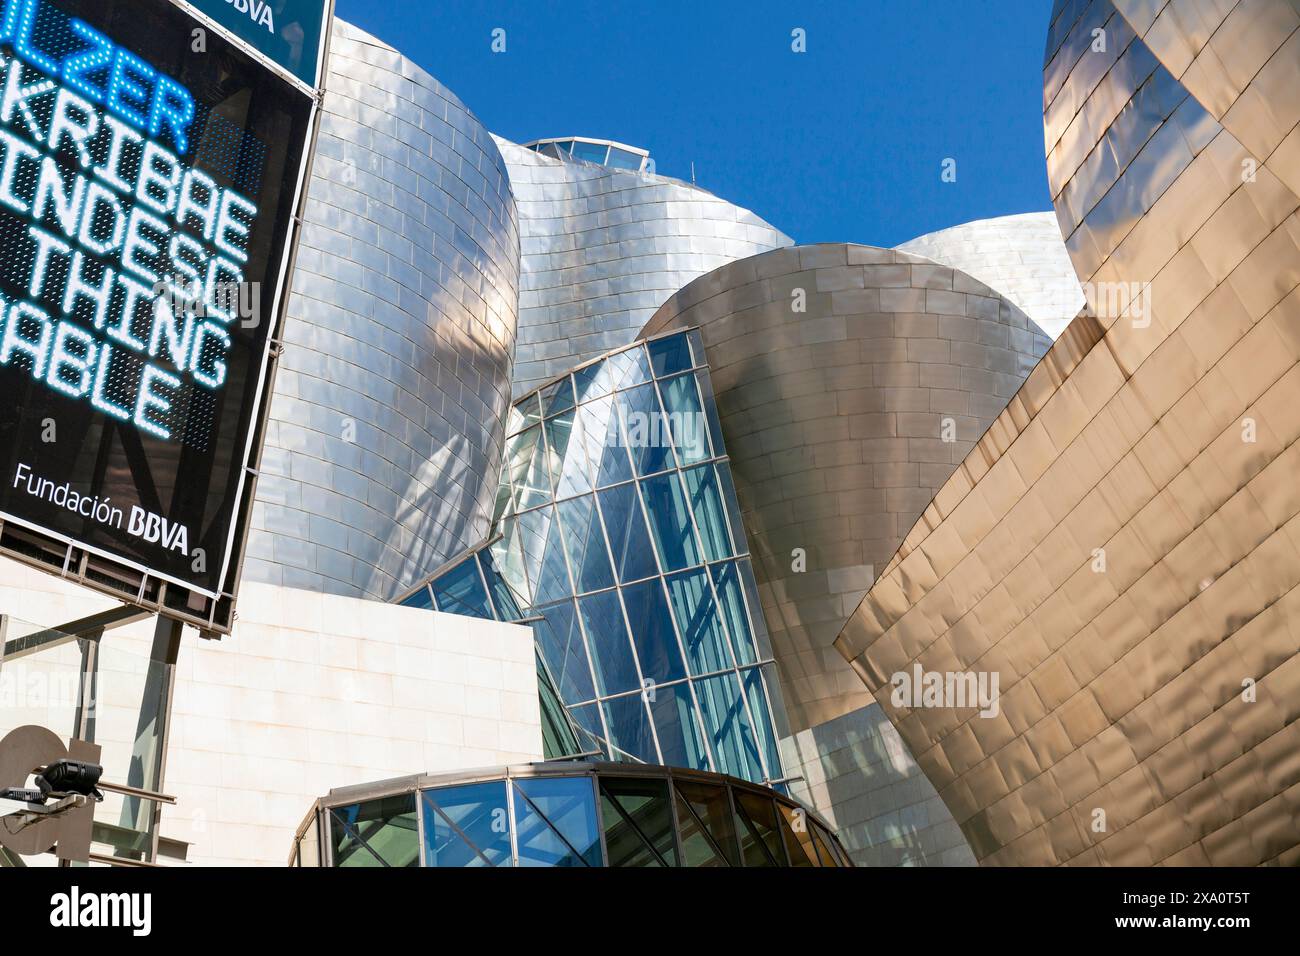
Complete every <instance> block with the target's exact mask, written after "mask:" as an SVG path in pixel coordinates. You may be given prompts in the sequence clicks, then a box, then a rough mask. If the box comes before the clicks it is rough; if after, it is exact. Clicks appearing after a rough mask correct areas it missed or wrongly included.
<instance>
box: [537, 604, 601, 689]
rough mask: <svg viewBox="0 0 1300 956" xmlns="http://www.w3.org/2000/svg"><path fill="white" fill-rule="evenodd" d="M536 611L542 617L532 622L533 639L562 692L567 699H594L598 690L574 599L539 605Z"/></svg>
mask: <svg viewBox="0 0 1300 956" xmlns="http://www.w3.org/2000/svg"><path fill="white" fill-rule="evenodd" d="M536 613H537V614H538V615H539V616H540V617H541V618H542V620H540V621H536V622H534V623H533V624H532V628H533V641H534V642H535V643H536V644H537V649H538V651H540V652H541V655H542V659H543V660H545V661H546V666H547V668H548V669H549V670H550V672H551V676H552V677H554V678H555V682H556V685H557V686H558V687H559V689H560V695H561V696H562V697H563V698H564V699H565V700H566V701H579V700H591V699H592V698H593V697H595V696H596V691H595V688H594V687H593V686H592V683H591V670H590V668H589V667H588V664H587V650H586V647H585V646H584V644H583V641H582V632H581V631H580V630H579V629H578V616H577V614H575V613H574V609H573V602H572V601H564V602H562V603H560V604H552V605H550V606H549V607H543V608H538V609H537V611H536Z"/></svg>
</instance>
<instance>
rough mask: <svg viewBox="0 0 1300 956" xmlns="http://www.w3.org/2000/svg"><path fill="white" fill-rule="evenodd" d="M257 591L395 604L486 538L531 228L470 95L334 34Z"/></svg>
mask: <svg viewBox="0 0 1300 956" xmlns="http://www.w3.org/2000/svg"><path fill="white" fill-rule="evenodd" d="M330 55H331V67H330V73H329V76H328V79H327V89H328V94H327V96H326V99H325V109H324V116H323V119H322V126H321V134H320V139H319V142H318V145H317V149H316V160H315V167H314V171H313V175H312V181H311V184H310V192H309V201H308V207H307V215H306V222H305V223H304V226H303V231H302V240H301V244H300V249H299V254H298V263H297V270H296V272H295V275H294V283H293V294H292V296H291V298H290V300H289V306H288V316H287V320H286V328H285V338H284V353H283V357H282V359H281V364H280V371H279V375H278V377H277V381H276V388H275V394H274V396H273V398H272V400H271V411H270V416H271V419H270V425H269V430H268V432H267V436H266V452H265V457H264V459H263V462H264V470H263V473H262V475H261V478H260V480H259V482H258V489H257V492H258V493H257V500H256V503H255V505H254V511H253V530H252V532H251V534H250V538H249V548H248V556H247V559H246V562H245V576H246V577H247V578H248V579H250V580H255V581H264V582H267V583H271V584H281V585H286V586H290V587H299V588H306V589H310V590H315V591H325V592H331V593H337V594H344V595H350V596H356V597H368V598H375V599H380V600H386V599H390V598H393V597H395V596H396V595H398V594H399V593H400V592H402V591H403V590H405V589H406V588H407V587H409V586H410V585H411V584H413V583H414V582H415V581H416V580H417V579H418V578H420V577H421V576H423V575H426V574H428V573H429V572H431V571H432V570H433V569H435V568H437V567H438V566H439V565H440V564H442V563H443V562H445V561H446V560H447V559H448V558H449V557H450V556H452V555H454V554H456V553H458V552H459V551H462V550H464V549H465V548H466V547H468V546H470V545H472V544H474V543H475V542H477V541H479V540H481V539H482V538H483V537H484V535H485V534H486V533H487V529H488V525H489V523H490V521H491V517H492V505H493V496H494V494H495V491H496V478H497V474H498V471H499V469H500V462H501V453H502V444H503V441H504V428H505V414H506V410H507V408H508V407H509V401H510V375H511V355H512V351H513V348H514V335H515V326H516V312H517V301H518V299H517V290H518V269H519V243H518V222H517V214H516V211H515V206H514V201H513V198H512V196H511V193H510V183H509V177H508V176H507V173H506V170H505V164H504V162H503V160H502V158H501V155H500V153H499V152H498V151H497V148H496V146H495V144H494V143H493V142H492V138H491V136H490V134H489V133H488V132H487V131H486V130H485V129H484V128H483V126H482V125H481V124H480V123H479V122H478V120H477V119H475V118H474V116H473V115H471V114H470V113H469V112H468V111H467V110H466V109H465V107H464V106H463V105H462V104H461V103H460V101H459V100H458V99H456V97H455V96H454V95H453V94H452V93H451V92H450V91H448V90H447V89H446V88H445V87H443V86H442V85H441V84H440V83H438V82H437V81H436V80H435V79H433V78H432V77H431V76H429V75H428V74H427V73H425V72H424V71H422V70H421V69H419V68H418V67H416V66H415V65H414V64H412V63H411V62H410V61H409V60H406V59H405V58H403V57H402V56H401V55H400V54H398V53H397V52H396V51H394V50H393V49H392V48H390V47H388V46H386V45H384V44H382V43H381V42H379V41H378V40H375V39H374V38H373V37H370V36H368V35H366V34H365V33H363V32H361V31H359V30H357V29H356V28H354V27H351V26H349V25H348V24H345V23H342V22H337V23H336V25H335V30H334V38H333V44H332V47H331V54H330Z"/></svg>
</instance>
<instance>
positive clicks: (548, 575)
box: [516, 507, 572, 604]
mask: <svg viewBox="0 0 1300 956" xmlns="http://www.w3.org/2000/svg"><path fill="white" fill-rule="evenodd" d="M516 523H517V524H518V526H519V529H520V534H519V541H520V544H521V546H522V547H523V552H524V568H525V569H526V570H527V572H528V580H529V581H531V582H532V585H533V603H535V604H549V603H551V602H552V601H557V600H559V599H560V598H565V597H568V596H569V595H570V594H571V593H572V592H571V591H570V589H569V572H568V569H567V568H566V567H565V565H564V549H563V546H562V542H561V539H560V526H559V524H557V523H556V521H555V509H554V508H553V507H546V508H538V509H537V510H536V511H526V512H524V513H523V514H521V515H520V516H519V517H518V518H517V519H516Z"/></svg>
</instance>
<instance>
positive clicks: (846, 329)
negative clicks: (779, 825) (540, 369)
mask: <svg viewBox="0 0 1300 956" xmlns="http://www.w3.org/2000/svg"><path fill="white" fill-rule="evenodd" d="M689 326H699V327H700V332H701V334H702V336H703V339H704V345H705V350H706V352H707V354H708V359H709V364H710V366H711V367H712V370H713V387H714V391H715V393H716V395H717V400H718V411H719V414H720V416H721V420H722V429H723V432H724V433H725V434H726V437H727V448H728V452H729V454H730V456H731V461H732V470H733V472H734V473H735V479H736V487H737V493H738V496H739V499H740V506H741V512H742V514H743V516H744V524H745V528H746V530H747V532H748V534H749V538H750V542H751V546H752V549H753V552H754V558H755V571H756V573H757V576H758V582H759V593H760V595H761V597H762V603H763V610H764V612H765V616H766V618H767V622H768V626H769V628H770V631H771V638H772V647H773V652H774V655H775V657H776V660H777V662H778V669H779V671H780V673H781V682H782V690H783V692H784V693H783V696H784V699H785V704H786V708H787V711H788V713H789V717H790V727H791V730H792V731H800V730H804V729H807V728H809V727H813V726H815V725H817V724H820V723H823V722H824V721H827V720H831V719H833V718H836V717H840V716H843V715H845V714H847V713H849V712H850V711H853V710H856V709H858V708H860V707H863V706H866V705H868V704H870V703H871V697H870V695H869V694H867V693H866V691H865V690H864V689H863V687H862V685H861V683H860V682H859V681H858V680H857V678H856V677H854V675H853V673H852V671H851V670H850V669H849V668H848V667H847V666H846V664H845V662H844V660H843V658H841V657H840V655H838V654H837V653H836V652H835V650H834V649H833V648H832V647H831V642H832V641H833V640H834V639H835V636H836V635H837V634H838V633H839V630H840V627H841V626H842V625H843V623H844V621H845V619H846V618H847V617H848V615H849V614H850V613H851V612H852V610H853V608H854V607H855V606H856V605H857V603H858V601H860V600H861V598H862V595H863V594H864V593H865V592H866V589H867V588H868V587H869V586H870V585H871V582H872V568H873V567H877V566H883V565H884V563H885V562H887V561H888V560H889V557H890V555H892V554H893V553H894V551H895V550H896V549H897V547H898V543H899V541H900V540H901V537H902V535H903V533H904V532H905V531H906V530H907V528H909V527H910V526H911V525H912V523H913V522H914V521H915V520H916V518H917V517H918V516H919V515H920V513H921V511H922V510H923V509H924V508H925V506H926V505H927V504H929V502H930V499H931V498H932V497H933V496H934V492H935V491H936V490H937V489H938V488H939V487H940V486H941V485H942V484H943V483H944V482H945V481H946V480H947V479H948V476H949V475H951V474H952V471H953V469H954V468H955V467H956V465H957V464H958V463H959V462H960V461H961V460H962V458H964V457H965V455H966V453H967V452H969V451H970V449H971V448H972V447H973V444H974V441H975V439H976V438H978V437H979V435H980V434H981V433H982V432H983V431H984V429H985V428H987V427H988V425H989V423H990V422H991V421H993V419H994V417H995V416H996V415H997V414H998V413H999V412H1000V411H1001V410H1002V408H1003V406H1004V405H1005V404H1006V402H1007V399H1008V398H1009V397H1010V396H1011V395H1012V394H1014V392H1015V391H1016V389H1017V388H1019V387H1020V384H1021V382H1023V381H1024V377H1025V375H1026V374H1027V373H1028V372H1029V370H1030V368H1032V367H1033V365H1034V363H1035V362H1037V360H1038V358H1039V356H1041V355H1042V354H1043V352H1044V351H1045V350H1046V348H1047V346H1048V344H1049V341H1050V340H1049V339H1048V338H1047V337H1046V336H1045V335H1044V334H1043V333H1042V332H1041V331H1040V330H1039V329H1038V328H1037V327H1036V326H1034V324H1033V323H1032V322H1030V321H1029V320H1028V319H1027V318H1026V317H1025V315H1024V313H1022V312H1021V311H1020V310H1019V309H1018V308H1016V307H1015V306H1014V305H1013V304H1012V303H1011V302H1010V301H1009V300H1007V299H1005V298H1003V297H1002V296H999V295H998V294H997V293H996V292H994V291H993V290H991V289H989V288H988V287H987V286H985V285H983V284H982V283H980V282H977V281H975V280H974V279H972V278H970V277H969V276H967V275H966V274H964V273H962V272H959V271H955V270H953V269H950V268H948V267H946V266H941V265H937V264H935V263H933V262H931V261H929V260H927V259H922V258H920V257H918V256H911V255H908V254H906V253H902V252H895V251H893V250H889V249H876V248H872V247H869V246H854V245H843V244H837V245H817V246H802V247H797V248H792V249H782V250H777V251H774V252H768V253H765V254H763V255H759V256H754V257H752V258H749V259H743V260H741V261H739V262H734V263H731V264H729V265H726V266H723V267H722V268H720V269H717V270H715V271H713V272H711V273H709V274H708V275H706V276H703V277H702V278H700V279H698V280H696V281H695V282H692V283H691V284H690V285H688V286H686V287H685V288H684V289H682V290H681V291H680V292H679V293H677V294H676V295H674V296H673V297H672V298H671V299H669V300H668V301H667V302H666V303H664V305H663V307H662V308H660V309H659V311H658V312H657V313H656V314H655V316H654V318H653V319H652V320H651V321H650V323H649V324H648V325H647V326H646V329H645V334H647V335H649V334H654V333H658V332H662V331H664V330H667V329H670V328H682V327H689Z"/></svg>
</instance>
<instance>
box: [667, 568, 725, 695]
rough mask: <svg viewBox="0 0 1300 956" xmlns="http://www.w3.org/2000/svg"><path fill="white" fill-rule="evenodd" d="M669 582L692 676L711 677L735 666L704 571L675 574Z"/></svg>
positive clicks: (674, 610)
mask: <svg viewBox="0 0 1300 956" xmlns="http://www.w3.org/2000/svg"><path fill="white" fill-rule="evenodd" d="M667 581H668V594H669V595H670V596H671V598H672V602H673V614H674V616H675V617H676V618H677V628H678V630H680V631H681V633H682V644H684V645H685V647H686V661H687V663H688V664H689V665H690V668H691V673H692V674H696V675H700V674H711V673H713V672H714V671H720V670H726V669H728V668H730V667H733V666H735V665H733V664H732V662H731V655H730V654H728V653H727V646H726V643H725V640H726V639H725V637H724V636H723V633H722V627H721V625H720V624H719V623H718V612H717V608H716V607H715V606H714V603H713V594H712V592H711V591H710V590H709V581H708V578H707V577H705V574H704V569H703V568H697V569H696V570H694V571H686V572H684V573H682V574H674V575H671V576H670V577H668V578H667Z"/></svg>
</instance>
